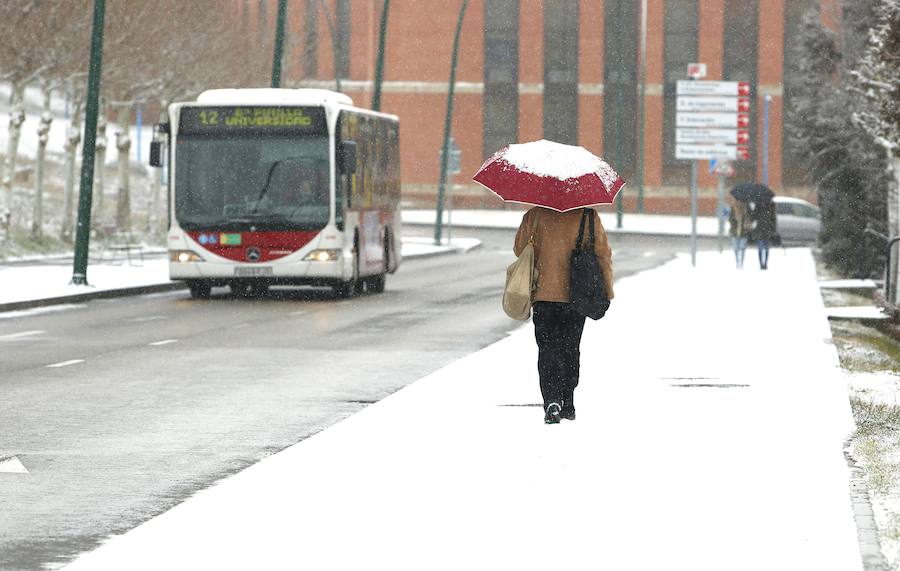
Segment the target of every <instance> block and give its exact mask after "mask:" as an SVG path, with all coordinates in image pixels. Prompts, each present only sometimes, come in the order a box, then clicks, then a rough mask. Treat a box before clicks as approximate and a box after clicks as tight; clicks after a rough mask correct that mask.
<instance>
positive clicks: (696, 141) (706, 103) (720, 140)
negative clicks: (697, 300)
mask: <svg viewBox="0 0 900 571" xmlns="http://www.w3.org/2000/svg"><path fill="white" fill-rule="evenodd" d="M704 67H705V66H704V65H703V64H699V63H697V64H688V75H689V76H690V77H691V80H681V81H678V84H677V94H678V98H677V99H676V111H677V113H676V116H675V124H676V132H675V158H676V159H680V160H689V161H691V264H692V265H695V266H696V257H697V202H698V196H697V194H698V189H697V168H698V167H697V161H701V160H715V161H716V162H717V163H719V161H723V162H722V163H720V164H717V165H716V172H717V173H718V174H719V178H718V208H717V215H718V217H719V232H718V245H719V252H720V253H721V252H722V249H723V241H724V233H725V229H724V220H723V219H722V213H723V211H724V202H725V201H724V194H725V177H727V176H730V175H729V174H728V172H729V170H730V169H731V165H730V163H728V162H727V161H733V160H745V159H747V158H749V157H748V155H749V151H748V148H747V145H748V143H749V137H750V135H749V127H750V115H749V112H750V99H749V95H750V85H749V84H748V83H746V82H738V81H696V79H697V78H698V77H701V76H702V75H704V71H705V70H704Z"/></svg>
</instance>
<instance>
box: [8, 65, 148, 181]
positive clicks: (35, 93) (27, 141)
mask: <svg viewBox="0 0 900 571" xmlns="http://www.w3.org/2000/svg"><path fill="white" fill-rule="evenodd" d="M9 92H10V87H9V84H8V83H5V82H0V154H3V155H5V154H6V149H7V144H8V142H9V110H10V105H9ZM42 109H43V95H42V94H41V92H40V89H38V88H37V87H29V88H28V89H26V91H25V122H24V123H22V134H21V135H20V139H19V153H18V154H19V156H21V157H28V158H31V159H33V158H34V157H36V156H37V148H38V133H37V128H38V125H39V123H40V120H41V113H42ZM51 116H52V117H53V122H52V123H51V124H50V133H49V134H48V138H47V154H48V155H50V158H51V159H55V160H58V161H59V162H62V160H63V153H64V152H65V144H66V131H67V130H68V128H69V124H70V120H69V119H67V118H66V100H65V98H64V96H62V95H61V94H60V93H59V92H54V95H53V98H52V100H51ZM131 119H132V121H134V120H135V119H136V113H135V110H132V112H131ZM143 120H144V123H143V126H142V128H141V129H140V146H141V156H140V161H139V162H141V163H142V164H144V165H146V163H147V160H148V158H149V156H150V141H151V140H152V138H153V124H154V123H156V118H155V117H153V118H151V117H147V116H146V114H145V115H144V117H143ZM118 129H119V126H118V124H117V123H115V122H110V123H108V124H107V127H106V136H107V139H108V145H107V148H106V164H108V165H113V164H116V161H117V160H118V158H119V151H118V150H117V149H116V145H115V133H116V131H117V130H118ZM138 131H139V130H138V128H137V126H136V125H132V126H131V127H130V129H129V136H130V137H131V161H132V162H138V155H137V146H138ZM78 156H79V158H81V151H80V150H79V154H78Z"/></svg>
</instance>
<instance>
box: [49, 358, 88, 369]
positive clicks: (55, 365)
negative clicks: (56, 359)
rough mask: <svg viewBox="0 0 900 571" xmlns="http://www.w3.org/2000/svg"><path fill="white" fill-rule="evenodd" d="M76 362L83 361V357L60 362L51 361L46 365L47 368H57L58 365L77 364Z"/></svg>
mask: <svg viewBox="0 0 900 571" xmlns="http://www.w3.org/2000/svg"><path fill="white" fill-rule="evenodd" d="M78 363H84V359H72V360H71V361H63V362H62V363H53V364H52V365H47V368H48V369H58V368H59V367H68V366H69V365H77V364H78Z"/></svg>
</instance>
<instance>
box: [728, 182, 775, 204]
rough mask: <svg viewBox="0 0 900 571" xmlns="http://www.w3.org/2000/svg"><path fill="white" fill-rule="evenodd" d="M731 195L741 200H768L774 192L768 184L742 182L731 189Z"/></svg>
mask: <svg viewBox="0 0 900 571" xmlns="http://www.w3.org/2000/svg"><path fill="white" fill-rule="evenodd" d="M731 196H733V197H734V198H735V199H736V200H740V201H741V202H768V201H770V200H772V197H774V196H775V193H774V192H772V189H771V188H769V187H768V186H766V185H764V184H761V183H758V182H743V183H741V184H738V185H736V186H735V187H734V188H732V189H731Z"/></svg>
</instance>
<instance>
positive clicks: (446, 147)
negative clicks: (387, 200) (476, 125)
mask: <svg viewBox="0 0 900 571" xmlns="http://www.w3.org/2000/svg"><path fill="white" fill-rule="evenodd" d="M468 4H469V0H463V2H462V6H461V7H460V9H459V20H457V22H456V35H455V36H454V38H453V55H452V56H451V59H450V84H449V86H448V88H447V115H446V117H445V118H444V143H443V146H442V149H443V150H442V151H441V175H440V176H441V178H440V183H439V184H438V199H437V215H436V219H435V222H434V243H435V245H440V243H441V224H442V223H443V217H444V187H445V186H446V185H447V161H448V160H449V158H450V128H451V123H452V120H453V93H454V91H455V89H456V61H457V56H458V55H459V36H460V33H461V32H462V24H463V18H464V17H465V15H466V6H467V5H468Z"/></svg>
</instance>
